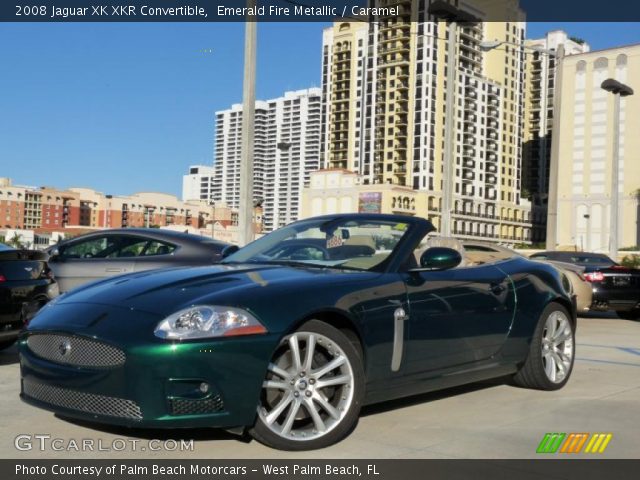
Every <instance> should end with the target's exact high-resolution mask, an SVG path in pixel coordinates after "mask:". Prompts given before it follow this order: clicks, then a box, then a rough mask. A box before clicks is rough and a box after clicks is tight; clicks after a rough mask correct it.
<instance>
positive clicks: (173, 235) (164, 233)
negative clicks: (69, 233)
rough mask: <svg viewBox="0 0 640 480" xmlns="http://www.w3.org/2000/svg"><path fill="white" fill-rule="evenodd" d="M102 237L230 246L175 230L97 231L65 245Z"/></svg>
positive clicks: (130, 229) (122, 229)
mask: <svg viewBox="0 0 640 480" xmlns="http://www.w3.org/2000/svg"><path fill="white" fill-rule="evenodd" d="M100 235H140V236H144V237H148V238H153V239H157V240H166V241H172V240H173V241H174V242H180V243H192V244H203V243H206V244H208V245H220V246H226V245H229V244H228V243H227V242H223V241H220V240H214V239H212V238H209V237H204V236H202V235H195V234H192V233H185V232H177V231H175V230H165V229H161V228H111V229H106V230H97V231H95V232H90V233H85V234H84V235H79V236H77V237H73V238H70V239H68V240H65V241H64V242H63V243H67V242H71V241H76V240H79V239H82V238H90V237H94V236H100Z"/></svg>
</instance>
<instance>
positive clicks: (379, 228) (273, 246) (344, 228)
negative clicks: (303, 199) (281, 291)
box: [222, 217, 409, 271]
mask: <svg viewBox="0 0 640 480" xmlns="http://www.w3.org/2000/svg"><path fill="white" fill-rule="evenodd" d="M408 229H409V224H408V223H402V222H396V221H389V220H372V219H354V218H348V217H336V218H333V219H327V218H326V217H325V218H319V219H313V220H308V221H301V222H297V223H293V224H291V225H289V226H287V227H284V228H281V229H279V230H276V231H275V232H272V233H270V234H269V235H266V236H264V237H262V238H261V239H259V240H256V241H255V242H253V243H251V244H249V245H247V246H246V247H244V248H242V249H241V250H239V251H238V252H236V253H234V254H233V255H231V256H229V257H228V258H227V259H225V260H224V261H223V262H222V263H268V264H286V265H298V266H306V267H319V268H339V269H345V270H370V271H375V270H378V269H381V268H382V267H383V266H384V265H385V264H386V262H387V260H388V259H389V257H390V256H391V253H392V252H393V250H394V249H395V247H396V245H398V243H399V242H400V240H401V239H402V237H403V236H404V235H405V233H406V232H407V230H408Z"/></svg>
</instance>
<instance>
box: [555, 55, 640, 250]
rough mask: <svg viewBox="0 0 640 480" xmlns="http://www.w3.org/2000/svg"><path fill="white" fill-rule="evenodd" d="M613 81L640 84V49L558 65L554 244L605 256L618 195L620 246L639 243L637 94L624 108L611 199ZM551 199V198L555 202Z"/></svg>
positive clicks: (639, 112) (639, 124)
mask: <svg viewBox="0 0 640 480" xmlns="http://www.w3.org/2000/svg"><path fill="white" fill-rule="evenodd" d="M609 78H613V79H616V80H618V81H620V82H622V83H626V84H629V85H631V86H633V87H636V85H637V84H635V85H634V81H635V80H637V79H638V78H640V45H632V46H626V47H618V48H611V49H607V50H599V51H593V52H589V53H583V54H579V55H572V56H570V57H567V58H565V59H564V61H563V63H562V98H561V105H560V138H561V139H562V141H561V142H560V144H559V147H560V154H559V166H558V167H559V172H558V190H557V192H555V193H556V194H557V196H558V212H557V213H558V215H557V226H556V228H557V232H558V236H557V243H558V244H559V245H560V246H569V245H570V246H572V247H574V248H578V249H584V250H589V251H604V252H606V251H609V249H610V247H611V246H610V232H611V214H612V212H611V199H612V195H618V211H617V212H616V213H617V214H618V218H619V222H618V227H619V231H618V240H619V241H618V245H617V247H619V248H622V247H632V246H635V245H638V244H639V243H640V162H638V159H637V156H638V154H637V152H638V151H640V135H638V132H640V92H638V89H637V88H636V92H635V95H632V96H629V97H624V98H622V100H621V108H620V123H619V125H618V127H619V133H620V136H619V145H620V149H619V178H618V180H619V187H618V189H617V190H618V192H615V189H613V190H614V191H612V188H611V187H612V186H611V184H612V165H613V147H614V141H615V135H614V132H615V127H616V126H615V125H614V108H615V106H614V102H615V99H614V95H613V94H611V93H608V92H606V91H605V90H603V89H602V87H601V85H602V82H603V81H604V80H606V79H609ZM553 193H554V192H550V194H553Z"/></svg>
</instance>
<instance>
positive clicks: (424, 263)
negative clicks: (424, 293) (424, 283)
mask: <svg viewBox="0 0 640 480" xmlns="http://www.w3.org/2000/svg"><path fill="white" fill-rule="evenodd" d="M460 262H462V255H460V252H458V251H457V250H454V249H452V248H445V247H432V248H430V249H428V250H426V251H425V252H424V253H423V254H422V256H421V257H420V268H419V270H449V269H450V268H455V267H457V266H458V265H460Z"/></svg>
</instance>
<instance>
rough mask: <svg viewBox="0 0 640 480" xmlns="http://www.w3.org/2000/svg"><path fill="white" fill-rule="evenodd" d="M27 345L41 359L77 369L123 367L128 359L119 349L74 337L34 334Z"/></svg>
mask: <svg viewBox="0 0 640 480" xmlns="http://www.w3.org/2000/svg"><path fill="white" fill-rule="evenodd" d="M27 345H28V346H29V349H30V350H31V351H32V352H33V353H34V354H36V355H37V356H39V357H41V358H44V359H46V360H50V361H52V362H56V363H61V364H63V365H73V366H77V367H97V368H112V367H118V366H120V365H123V364H124V362H125V359H126V357H125V354H124V352H123V351H122V350H120V349H119V348H116V347H112V346H111V345H107V344H106V343H102V342H99V341H96V340H91V339H89V338H83V337H75V336H72V335H61V334H51V333H46V334H34V335H31V336H30V337H29V338H28V339H27Z"/></svg>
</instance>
